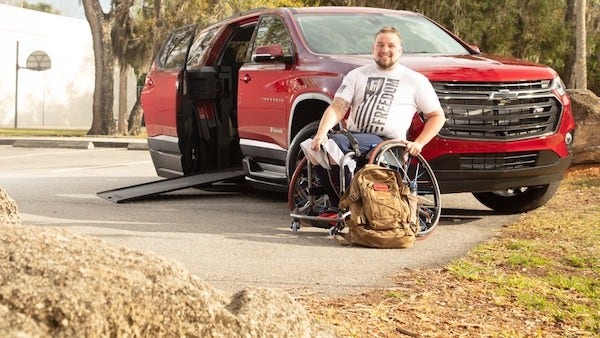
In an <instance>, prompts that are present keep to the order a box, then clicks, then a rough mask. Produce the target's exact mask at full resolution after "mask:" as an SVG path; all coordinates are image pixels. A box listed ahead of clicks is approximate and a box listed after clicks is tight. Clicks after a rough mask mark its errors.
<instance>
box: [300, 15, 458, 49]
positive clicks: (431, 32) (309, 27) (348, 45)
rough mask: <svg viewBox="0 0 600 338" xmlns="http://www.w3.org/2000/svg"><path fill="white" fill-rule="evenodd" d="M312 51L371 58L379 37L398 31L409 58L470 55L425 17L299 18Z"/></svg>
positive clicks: (349, 16) (310, 16)
mask: <svg viewBox="0 0 600 338" xmlns="http://www.w3.org/2000/svg"><path fill="white" fill-rule="evenodd" d="M295 17H296V20H297V22H298V25H299V26H300V28H301V30H302V34H303V36H304V38H305V41H306V43H307V44H308V47H309V48H310V49H311V50H312V51H313V52H315V53H319V54H337V55H340V54H342V55H343V54H371V51H372V47H373V41H374V38H375V33H377V31H378V30H379V29H380V28H382V27H384V26H392V27H396V29H397V30H398V31H400V34H401V35H402V47H403V50H404V53H405V54H410V53H432V54H452V55H456V54H469V51H468V50H467V49H465V48H464V47H463V46H462V45H461V44H460V43H459V42H458V41H457V40H456V39H455V38H453V37H452V36H451V35H449V34H448V33H447V32H446V31H444V30H443V29H441V28H440V27H438V26H437V25H436V24H434V23H433V22H431V21H430V20H428V19H427V18H426V17H423V16H421V15H401V14H383V13H381V14H374V13H369V14H348V13H344V14H340V13H328V14H297V15H296V16H295Z"/></svg>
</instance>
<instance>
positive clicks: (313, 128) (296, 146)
mask: <svg viewBox="0 0 600 338" xmlns="http://www.w3.org/2000/svg"><path fill="white" fill-rule="evenodd" d="M318 128H319V121H313V122H311V123H309V124H307V125H306V126H304V127H303V128H302V129H300V131H299V132H298V133H297V134H296V136H294V139H293V140H292V142H291V143H290V147H289V151H288V154H287V158H286V161H285V162H286V171H287V177H288V182H289V181H290V180H291V178H292V175H293V174H294V170H295V169H296V167H297V166H298V163H299V162H300V161H301V160H302V159H303V158H304V154H303V153H302V150H301V149H300V143H302V142H304V140H306V139H308V138H311V137H313V136H314V135H315V133H316V132H317V129H318Z"/></svg>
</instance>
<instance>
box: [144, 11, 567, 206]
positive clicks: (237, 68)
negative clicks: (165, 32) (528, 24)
mask: <svg viewBox="0 0 600 338" xmlns="http://www.w3.org/2000/svg"><path fill="white" fill-rule="evenodd" d="M383 26H394V27H396V28H397V29H398V30H399V31H400V32H401V34H402V38H403V46H402V47H403V50H404V54H403V55H402V56H401V59H400V62H401V63H402V64H404V65H406V66H408V67H410V68H412V69H415V70H417V71H419V72H421V73H423V74H425V75H426V76H427V77H428V78H429V80H430V81H431V82H432V84H433V86H434V88H435V90H436V92H437V93H438V96H439V99H440V101H441V103H442V106H443V108H444V110H445V113H446V119H447V120H446V124H445V126H444V128H443V129H442V130H441V132H440V133H439V135H438V136H437V137H436V138H435V139H434V140H432V141H431V142H430V143H429V144H428V145H427V146H426V147H425V149H424V150H423V155H424V156H425V158H426V159H427V160H428V161H429V163H430V164H431V166H432V168H433V169H434V171H435V173H436V175H437V178H438V180H439V183H440V188H441V191H442V193H450V192H472V193H473V194H474V196H475V197H476V198H477V199H478V200H479V201H481V202H482V203H483V204H485V205H486V206H488V207H490V208H492V209H494V210H496V211H498V212H507V213H512V212H523V211H527V210H531V209H534V208H537V207H539V206H541V205H542V204H544V203H545V202H546V201H547V200H548V199H550V197H551V196H552V195H553V194H554V192H555V191H556V188H557V187H558V184H559V182H560V180H561V179H562V177H563V174H564V173H565V171H566V169H567V167H568V166H569V164H570V163H571V154H570V150H569V147H570V145H571V144H572V141H573V129H574V127H575V122H574V119H573V115H572V112H571V105H570V101H569V98H568V96H567V94H566V93H565V87H564V85H563V83H562V82H561V80H560V78H559V77H558V75H557V73H556V72H555V71H554V70H552V69H551V68H549V67H547V66H543V65H539V64H534V63H531V62H527V61H523V60H517V59H513V58H505V57H495V56H490V55H485V54H482V53H480V52H479V51H478V50H477V48H475V47H473V46H470V45H468V44H466V43H465V42H463V41H461V40H460V39H459V38H457V37H456V36H454V35H453V34H452V33H450V32H449V31H448V30H446V29H444V28H443V27H441V26H439V25H438V24H436V23H435V22H433V21H431V20H430V19H428V18H426V17H424V16H423V15H420V14H417V13H413V12H407V11H394V10H386V9H377V8H358V7H311V8H279V9H261V10H256V11H252V12H248V13H244V14H242V15H239V16H235V17H231V18H228V19H225V20H223V21H220V22H218V23H216V24H214V25H211V26H209V27H206V28H204V29H201V30H200V29H199V28H197V27H196V26H195V25H192V26H186V27H182V28H179V29H177V30H175V31H173V33H172V34H171V35H170V36H169V38H168V39H167V40H166V41H165V43H164V46H163V48H162V49H161V51H160V52H159V54H158V56H157V58H156V60H155V62H154V63H153V65H152V68H151V70H150V72H149V73H148V75H147V78H146V85H145V87H144V89H143V91H142V96H141V102H142V106H143V109H144V114H145V121H146V127H147V132H148V145H149V147H150V152H151V155H152V159H153V162H154V165H155V167H156V171H157V173H158V175H160V176H163V177H175V176H182V175H191V174H198V173H207V172H215V171H224V170H229V169H232V168H241V169H243V171H244V173H245V176H246V180H247V181H248V182H250V183H252V184H253V185H255V186H259V187H262V188H267V189H274V190H286V189H287V184H288V178H289V176H290V174H291V172H292V171H293V167H294V165H295V163H296V161H297V160H298V157H299V156H301V155H300V147H299V143H300V142H301V141H303V140H305V139H306V138H308V137H310V136H311V135H312V134H313V133H314V132H315V130H316V127H317V123H318V121H319V119H320V117H321V114H322V113H323V111H324V110H325V108H326V107H327V105H328V104H329V103H330V102H331V100H332V97H333V95H334V93H335V91H336V89H337V88H338V86H339V85H340V83H341V81H342V77H343V76H344V74H346V73H347V72H348V71H349V70H351V69H353V68H355V67H357V66H359V65H363V64H365V63H368V62H372V54H371V48H372V43H373V38H374V34H375V33H376V32H377V31H378V30H379V29H380V28H381V27H383ZM422 126H423V123H422V119H421V116H420V114H415V117H414V121H413V127H412V130H411V132H410V134H411V135H414V134H416V133H418V131H419V129H421V128H422ZM409 137H410V135H409Z"/></svg>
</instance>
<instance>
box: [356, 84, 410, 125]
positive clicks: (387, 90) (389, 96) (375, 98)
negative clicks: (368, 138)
mask: <svg viewBox="0 0 600 338" xmlns="http://www.w3.org/2000/svg"><path fill="white" fill-rule="evenodd" d="M399 83H400V81H398V80H395V79H388V78H384V77H369V78H368V80H367V85H366V87H365V93H364V100H363V102H362V103H361V104H360V105H359V106H358V107H357V109H356V111H355V116H354V121H355V124H356V128H357V129H358V130H359V131H360V132H363V133H370V134H380V133H381V132H382V131H383V129H384V127H385V124H386V122H387V118H388V113H389V110H390V108H391V106H392V102H393V101H394V94H395V93H396V91H397V89H398V85H399Z"/></svg>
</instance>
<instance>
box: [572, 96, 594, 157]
mask: <svg viewBox="0 0 600 338" xmlns="http://www.w3.org/2000/svg"><path fill="white" fill-rule="evenodd" d="M568 93H569V96H570V97H571V104H572V109H573V115H574V117H575V123H576V124H577V125H576V126H575V141H574V143H573V163H574V164H584V163H600V98H598V96H596V94H594V93H593V92H592V91H590V90H586V89H569V90H568Z"/></svg>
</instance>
